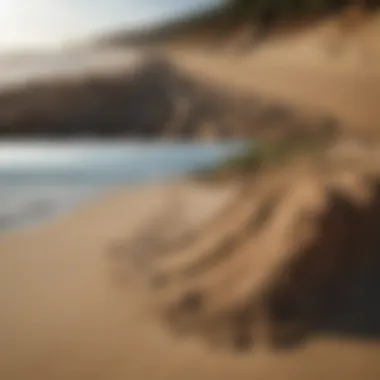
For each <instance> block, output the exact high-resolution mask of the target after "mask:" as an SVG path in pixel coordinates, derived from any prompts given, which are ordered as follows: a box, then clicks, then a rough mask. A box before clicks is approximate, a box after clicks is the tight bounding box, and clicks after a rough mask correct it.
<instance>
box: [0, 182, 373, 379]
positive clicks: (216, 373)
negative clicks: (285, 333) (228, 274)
mask: <svg viewBox="0 0 380 380" xmlns="http://www.w3.org/2000/svg"><path fill="white" fill-rule="evenodd" d="M171 186H172V185H171ZM171 186H153V187H146V188H143V189H141V188H138V189H135V190H120V191H119V190H117V191H115V192H113V193H110V194H108V195H106V196H104V197H103V198H102V199H100V200H98V201H96V202H93V203H92V204H90V205H86V206H83V207H82V208H80V209H78V210H77V211H75V212H73V213H71V214H70V215H67V216H65V217H62V218H61V219H60V220H57V221H55V222H53V223H51V224H50V225H48V226H44V227H38V228H35V229H30V230H28V231H23V232H19V233H16V234H13V235H10V236H3V237H1V238H0V310H1V312H0V336H1V344H0V377H1V378H2V379H7V380H21V379H28V380H33V379H36V380H37V379H38V380H48V379H49V380H50V379H54V380H59V379H65V380H66V379H71V380H76V379H78V380H83V379H92V380H93V379H99V380H103V379H104V380H106V379H107V380H116V379H144V380H145V379H150V378H152V379H153V378H154V379H165V380H166V379H233V378H236V379H253V378H254V379H321V378H324V379H334V380H335V379H337V378H344V379H355V380H356V379H359V378H360V379H362V380H365V379H368V380H370V379H378V378H380V363H379V358H380V343H378V342H377V341H375V340H373V341H365V340H362V341H358V340H349V339H347V338H345V337H335V338H333V337H316V338H315V339H313V340H311V341H309V342H307V344H305V346H304V347H299V348H295V349H293V350H288V351H281V352H278V351H276V352H275V351H273V352H270V351H265V350H264V349H260V348H258V349H257V350H254V351H252V352H249V353H247V354H244V355H236V354H229V353H224V352H223V353H222V352H213V351H210V349H209V348H208V347H206V346H204V345H203V344H202V343H201V342H198V341H195V340H189V341H186V340H176V339H175V338H174V337H173V336H172V335H171V334H170V333H169V332H168V331H165V330H164V329H163V328H162V326H161V325H159V324H157V323H156V321H155V320H154V318H152V319H151V318H149V315H147V313H145V312H144V311H143V310H144V309H143V308H142V307H141V306H142V304H141V301H142V294H141V293H140V290H139V289H140V287H138V286H137V285H136V286H134V281H136V280H138V279H136V278H132V277H130V278H127V279H126V280H127V281H129V280H130V281H129V282H128V286H125V287H118V286H117V285H115V282H114V281H113V280H112V276H111V273H112V272H111V271H110V266H109V258H108V257H107V255H108V252H109V249H110V246H112V244H114V242H115V241H118V240H119V239H124V238H126V237H128V236H132V235H133V234H134V233H135V231H136V227H137V226H139V225H141V224H142V223H144V221H147V220H149V218H151V217H152V215H157V214H159V213H160V212H161V211H162V210H163V209H164V207H165V205H166V202H167V200H168V194H169V195H170V194H174V193H170V191H169V192H168V190H170V189H173V187H171ZM181 188H182V189H183V191H184V193H186V194H187V195H186V197H185V198H186V199H187V201H186V202H185V203H186V205H187V206H186V207H187V209H188V210H189V212H191V215H190V216H189V219H188V222H187V223H191V221H192V223H199V222H200V221H201V219H202V218H204V219H203V220H206V219H207V218H208V217H210V216H211V214H212V213H213V212H215V211H216V210H217V209H218V208H219V207H220V206H221V205H222V204H225V202H226V199H227V198H228V196H230V195H231V194H232V192H231V190H226V191H223V192H222V193H219V191H217V190H216V189H213V188H208V189H202V188H197V187H195V186H194V185H191V184H181ZM218 194H220V195H218ZM170 198H171V199H173V196H172V195H170ZM136 284H137V283H136Z"/></svg>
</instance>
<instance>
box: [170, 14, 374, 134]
mask: <svg viewBox="0 0 380 380" xmlns="http://www.w3.org/2000/svg"><path fill="white" fill-rule="evenodd" d="M340 23H341V22H340V20H337V19H331V20H326V21H322V22H320V23H319V24H317V25H312V26H311V27H310V28H309V29H308V30H304V31H303V32H302V33H299V34H290V35H287V36H286V37H283V38H275V39H271V40H269V41H267V42H265V43H262V44H260V45H259V46H257V47H253V48H252V49H248V50H245V51H244V52H239V51H226V50H221V49H219V50H218V49H210V47H207V46H206V47H203V48H202V47H200V46H197V45H194V46H187V45H185V44H182V45H174V46H169V47H167V46H166V47H165V48H164V49H163V51H164V52H165V54H167V55H168V56H169V57H170V58H171V59H172V61H173V62H175V63H176V64H177V66H178V67H179V68H180V69H181V70H184V72H186V73H188V74H189V75H190V76H192V77H194V78H197V79H198V80H204V81H205V82H206V83H208V84H213V85H215V84H218V85H219V86H222V87H224V88H225V89H229V90H234V91H237V92H239V93H242V92H246V93H252V92H253V93H256V94H260V96H262V97H267V98H268V99H271V100H272V101H273V100H277V101H278V102H280V103H283V104H290V105H293V106H297V107H300V108H301V109H302V108H303V109H311V110H313V109H314V110H315V111H318V112H320V113H322V114H327V115H332V116H333V117H335V118H337V119H338V120H340V121H341V122H342V125H341V127H343V128H344V129H345V131H355V132H359V133H364V132H365V133H367V134H368V133H369V132H370V133H373V134H375V135H378V125H379V120H380V113H379V108H378V99H379V97H380V71H379V67H380V45H379V39H378V35H379V28H380V16H379V14H374V15H373V16H372V17H371V18H369V19H365V21H364V22H362V23H359V24H358V25H352V26H350V27H349V28H342V27H341V26H340V25H339V24H340ZM198 45H199V44H198ZM331 49H332V50H333V51H331Z"/></svg>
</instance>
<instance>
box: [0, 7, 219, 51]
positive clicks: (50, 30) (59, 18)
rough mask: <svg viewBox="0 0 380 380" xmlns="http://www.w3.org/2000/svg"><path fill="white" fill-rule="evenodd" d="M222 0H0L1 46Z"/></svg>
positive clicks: (43, 41)
mask: <svg viewBox="0 0 380 380" xmlns="http://www.w3.org/2000/svg"><path fill="white" fill-rule="evenodd" d="M220 2H221V0H0V49H19V48H25V47H26V48H28V47H41V46H42V47H44V46H50V45H55V44H57V43H60V42H62V41H66V40H74V39H77V38H85V37H87V36H90V35H91V34H97V33H101V32H102V31H107V30H114V29H117V28H119V27H125V28H128V27H134V26H139V25H143V24H146V23H151V22H154V21H160V20H163V19H165V18H167V17H172V16H174V15H176V14H178V13H182V12H191V11H193V10H197V9H199V8H202V7H203V8H205V7H209V6H212V5H213V4H215V3H220Z"/></svg>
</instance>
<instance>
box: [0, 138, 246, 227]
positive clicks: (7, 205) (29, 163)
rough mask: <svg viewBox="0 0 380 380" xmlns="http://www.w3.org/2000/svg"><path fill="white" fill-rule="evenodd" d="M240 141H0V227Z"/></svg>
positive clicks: (222, 152) (35, 218) (235, 148)
mask: <svg viewBox="0 0 380 380" xmlns="http://www.w3.org/2000/svg"><path fill="white" fill-rule="evenodd" d="M244 145H245V144H244V143H243V142H222V143H160V142H155V143H142V142H138V141H125V140H119V141H114V142H107V143H102V142H96V141H91V142H88V141H87V142H78V141H77V142H49V141H33V142H32V141H28V142H17V143H15V142H4V141H3V142H0V233H4V232H8V231H11V230H14V229H15V228H21V227H28V226H30V225H35V224H38V223H42V222H44V221H45V222H46V221H48V220H50V219H51V218H54V217H58V216H59V215H62V214H63V213H65V212H68V211H69V210H71V209H73V208H74V207H75V206H76V205H78V204H79V203H83V202H85V201H88V200H91V199H93V198H94V197H97V196H99V195H100V194H102V193H104V192H105V191H107V190H109V189H111V188H113V187H116V186H120V185H123V186H135V185H138V184H143V183H154V182H158V181H159V182H162V181H165V180H170V179H176V178H180V177H182V176H185V175H186V174H188V173H190V172H192V171H194V170H199V169H202V168H206V167H208V166H212V165H215V164H217V163H218V162H221V161H222V160H224V159H226V158H228V157H229V156H231V155H234V154H236V153H238V152H239V151H241V150H242V149H244Z"/></svg>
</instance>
